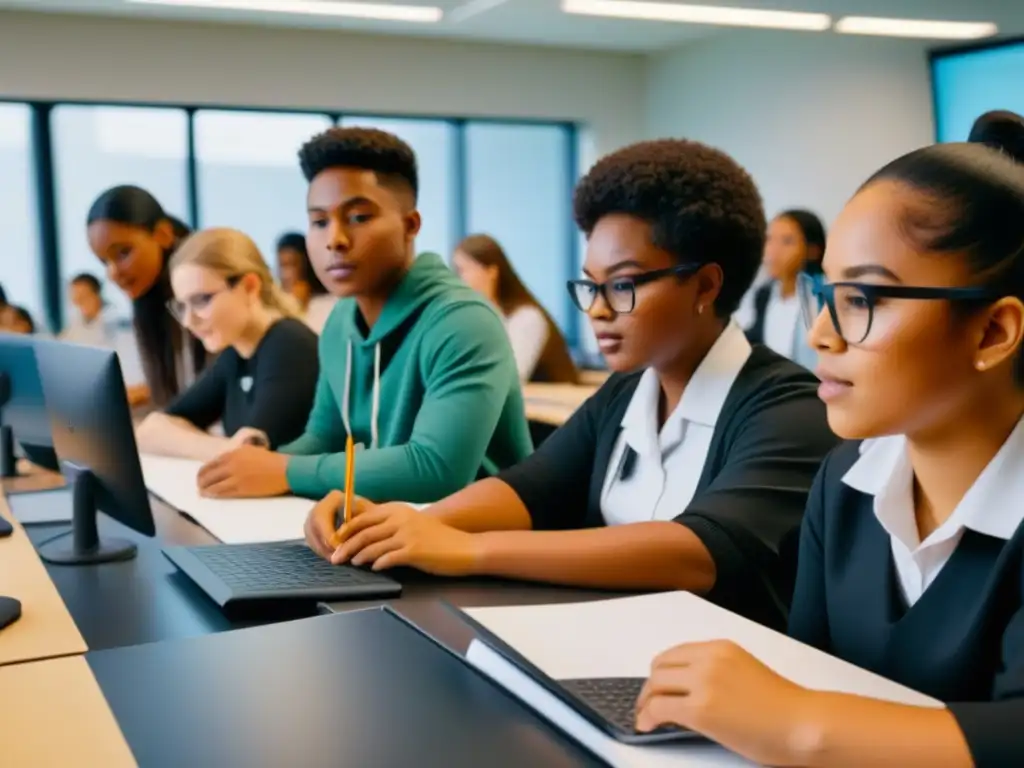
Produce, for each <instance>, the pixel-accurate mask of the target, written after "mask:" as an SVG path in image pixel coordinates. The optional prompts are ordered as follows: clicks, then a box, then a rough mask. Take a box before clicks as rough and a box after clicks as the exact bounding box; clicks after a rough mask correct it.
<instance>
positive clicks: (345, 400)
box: [341, 341, 380, 448]
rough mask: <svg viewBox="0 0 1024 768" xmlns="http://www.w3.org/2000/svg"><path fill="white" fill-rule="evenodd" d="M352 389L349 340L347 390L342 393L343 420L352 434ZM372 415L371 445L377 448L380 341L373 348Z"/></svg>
mask: <svg viewBox="0 0 1024 768" xmlns="http://www.w3.org/2000/svg"><path fill="white" fill-rule="evenodd" d="M351 391H352V342H351V341H349V343H348V349H347V350H346V353H345V391H344V392H343V393H342V395H341V420H342V423H344V425H345V433H346V434H347V435H350V436H352V438H353V439H355V436H354V435H352V422H351V421H350V420H349V404H350V403H351ZM372 403H373V404H372V406H371V412H370V413H371V416H370V419H371V420H370V440H371V442H370V447H371V448H376V447H377V441H378V437H379V433H378V428H377V420H378V418H379V417H380V343H379V342H378V343H377V344H376V345H375V346H374V348H373V401H372Z"/></svg>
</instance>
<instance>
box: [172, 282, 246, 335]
mask: <svg viewBox="0 0 1024 768" xmlns="http://www.w3.org/2000/svg"><path fill="white" fill-rule="evenodd" d="M242 277H243V275H231V276H230V277H228V278H225V280H224V287H223V288H218V289H217V290H216V291H206V292H204V293H194V294H192V295H191V296H187V297H185V298H184V299H168V300H167V311H168V312H170V313H171V315H172V316H173V317H174V319H175V320H177V321H178V322H179V323H181V324H183V325H184V323H185V317H186V316H187V313H189V312H192V313H193V314H196V315H202V314H204V313H206V312H207V311H208V310H209V309H210V304H212V303H213V300H214V299H215V298H217V296H219V295H220V294H222V293H227V292H228V291H230V290H231V289H232V288H234V287H235V286H236V285H238V283H239V281H241V279H242Z"/></svg>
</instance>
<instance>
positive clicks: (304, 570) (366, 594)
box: [163, 541, 402, 609]
mask: <svg viewBox="0 0 1024 768" xmlns="http://www.w3.org/2000/svg"><path fill="white" fill-rule="evenodd" d="M163 553H164V556H166V557H167V559H168V560H170V561H171V562H172V563H173V564H174V565H175V567H177V568H178V570H180V571H181V572H182V573H184V574H185V575H186V576H188V577H189V578H190V579H191V580H192V581H194V582H195V583H196V585H197V586H198V587H199V588H200V589H201V590H203V592H205V593H206V594H207V595H209V597H210V598H211V599H212V600H213V601H214V602H215V603H216V604H217V605H219V606H220V607H221V608H222V609H226V608H229V607H233V606H236V605H238V604H242V603H250V602H256V601H268V600H274V601H278V600H303V601H318V600H368V599H374V598H391V597H397V596H398V595H400V594H401V593H402V585H401V584H399V583H398V582H397V581H395V580H394V579H390V578H388V577H387V576H384V575H382V574H379V573H374V572H373V571H370V570H367V569H362V568H356V567H354V566H347V565H332V564H331V563H329V562H327V561H326V560H324V559H323V558H321V557H320V556H319V555H317V554H316V553H315V552H313V550H311V549H310V548H309V547H308V546H306V544H305V542H303V541H286V542H270V543H260V544H212V545H208V546H199V547H165V548H164V550H163Z"/></svg>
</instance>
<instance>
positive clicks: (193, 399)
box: [138, 229, 318, 461]
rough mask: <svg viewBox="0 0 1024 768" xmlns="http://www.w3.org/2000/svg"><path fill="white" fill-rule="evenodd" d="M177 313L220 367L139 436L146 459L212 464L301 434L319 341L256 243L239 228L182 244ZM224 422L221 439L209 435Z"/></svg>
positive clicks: (174, 277)
mask: <svg viewBox="0 0 1024 768" xmlns="http://www.w3.org/2000/svg"><path fill="white" fill-rule="evenodd" d="M170 269H171V285H172V287H173V289H174V299H172V300H171V303H170V309H171V312H172V314H173V315H174V316H175V317H176V318H177V319H178V321H179V322H181V324H182V325H183V326H184V327H185V328H187V329H188V330H189V331H190V332H191V333H192V334H193V335H194V336H195V337H196V338H198V339H199V340H200V341H201V342H202V343H203V345H204V346H205V347H206V350H207V351H208V352H210V353H211V354H215V355H217V358H216V360H215V361H214V362H213V363H212V364H211V365H210V366H209V368H207V370H206V371H204V372H203V374H202V375H201V376H200V377H199V378H198V379H197V380H196V382H195V383H194V384H192V385H191V386H190V387H189V388H188V389H186V390H185V391H184V392H182V393H181V394H179V395H178V396H177V397H176V398H175V399H174V400H173V401H172V402H171V404H170V405H169V406H168V407H167V408H166V409H164V410H163V411H161V412H155V413H151V414H150V415H149V416H147V417H146V419H145V421H143V423H142V424H141V425H140V427H139V430H138V442H139V449H140V450H141V451H144V452H148V453H157V454H163V455H167V456H180V457H184V458H190V459H200V460H203V461H206V460H209V459H211V458H213V457H214V456H217V455H219V454H221V453H223V452H224V451H226V450H228V449H230V448H233V447H236V446H237V445H241V444H243V443H245V442H257V443H259V444H262V445H266V446H268V447H270V448H277V447H278V446H279V445H281V444H283V443H286V442H288V441H290V440H294V439H295V438H296V437H298V436H299V435H301V434H302V430H303V428H304V427H305V425H306V419H308V418H309V410H310V408H311V407H312V404H313V394H314V392H315V390H316V380H317V373H318V364H317V340H316V334H314V333H313V332H312V331H311V330H310V329H309V328H307V327H306V325H305V324H304V323H303V322H302V321H300V320H299V319H298V318H297V314H298V313H297V308H296V307H295V305H294V303H293V302H292V300H291V298H290V297H288V296H287V295H286V294H285V293H284V292H283V291H282V290H281V289H280V288H279V287H278V286H277V285H276V284H275V283H274V280H273V277H272V276H271V274H270V270H269V269H268V267H267V265H266V262H264V261H263V257H262V256H261V255H260V252H259V249H258V248H257V246H256V244H255V243H254V242H253V241H252V240H251V239H250V238H249V237H248V236H246V235H245V234H243V233H241V232H238V231H236V230H233V229H208V230H205V231H203V232H199V233H198V234H195V235H192V236H191V237H189V238H188V239H186V240H185V241H184V242H183V243H182V244H181V245H180V246H179V248H178V250H177V251H176V252H175V254H174V256H173V257H172V258H171V265H170ZM218 422H219V423H221V425H222V427H223V432H224V434H225V435H226V438H225V437H219V436H214V435H211V434H209V432H208V430H209V428H210V427H211V426H213V425H214V424H216V423H218Z"/></svg>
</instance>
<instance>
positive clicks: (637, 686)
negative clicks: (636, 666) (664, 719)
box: [384, 601, 705, 745]
mask: <svg viewBox="0 0 1024 768" xmlns="http://www.w3.org/2000/svg"><path fill="white" fill-rule="evenodd" d="M384 610H386V611H388V612H389V613H391V614H392V615H394V616H396V617H397V618H398V619H400V620H402V621H403V622H405V623H406V624H408V625H409V626H410V627H412V628H413V629H415V630H416V631H417V632H419V633H420V634H421V635H424V636H426V637H427V638H428V639H430V640H431V641H433V642H434V643H436V644H438V645H440V646H441V647H442V648H444V649H445V650H447V651H448V652H450V653H452V654H454V655H455V656H456V657H458V658H459V659H460V660H462V661H463V662H465V663H467V664H469V665H470V666H472V667H474V668H476V669H478V670H480V671H481V672H483V673H484V674H487V675H488V676H490V677H492V679H495V678H496V677H502V676H505V675H503V674H502V672H503V671H502V670H496V669H495V667H496V666H502V665H503V666H505V667H506V670H504V672H507V670H508V669H512V670H514V672H515V673H516V674H519V675H523V676H525V677H527V678H529V680H531V681H532V682H534V683H536V684H537V685H538V686H540V687H541V688H543V689H544V691H546V692H547V693H549V694H551V695H552V696H553V697H555V698H556V699H558V701H560V702H561V703H562V704H564V705H566V706H567V707H569V709H571V710H572V711H574V712H575V713H576V714H578V715H580V716H581V717H582V718H583V719H584V720H586V721H587V722H588V723H590V724H591V725H592V726H594V727H595V728H597V729H598V730H599V731H601V732H602V733H604V734H605V735H607V736H610V737H611V738H612V739H614V740H616V741H618V742H621V743H623V744H630V745H645V744H666V743H673V742H680V741H694V740H700V741H705V739H704V737H703V736H701V735H700V734H698V733H695V732H694V731H691V730H688V729H685V728H679V727H662V728H658V729H656V730H654V731H650V732H643V733H642V732H639V731H637V730H636V728H635V722H636V701H637V697H638V696H639V695H640V691H641V689H642V688H643V685H644V683H645V682H646V679H645V678H640V677H602V678H586V679H563V680H556V679H554V678H552V677H551V676H549V675H548V674H547V673H545V672H544V671H543V670H541V669H540V668H538V667H537V666H536V665H535V664H533V663H532V662H531V661H530V660H529V659H527V658H526V657H525V656H523V655H522V654H520V653H519V652H518V651H516V650H515V648H513V647H511V646H510V645H509V644H508V643H506V642H505V641H504V640H502V639H501V638H500V637H498V636H497V635H495V634H494V633H493V632H491V631H490V630H488V629H487V628H486V627H484V626H483V625H482V624H480V622H478V621H476V620H475V619H473V618H472V617H471V616H469V615H468V614H467V613H465V612H464V611H461V610H459V609H458V608H457V607H455V606H453V605H451V604H450V603H445V602H441V601H439V602H437V603H434V604H432V605H431V606H429V607H427V606H409V607H408V608H406V607H404V606H402V605H401V604H399V605H397V606H390V605H389V606H385V607H384ZM495 662H496V663H495ZM495 671H497V672H498V674H497V675H495V674H494V673H495ZM510 692H511V693H513V695H515V692H514V691H510Z"/></svg>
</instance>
